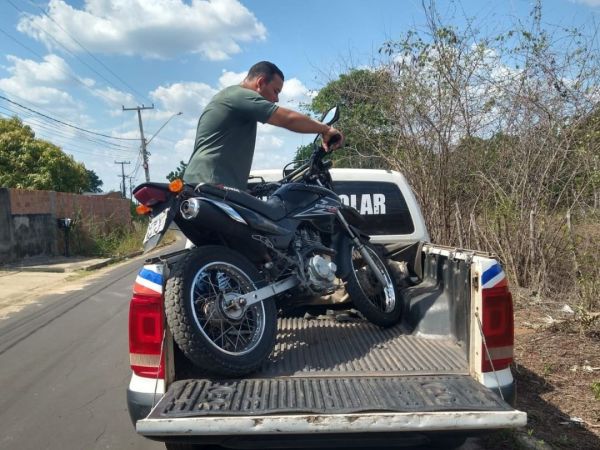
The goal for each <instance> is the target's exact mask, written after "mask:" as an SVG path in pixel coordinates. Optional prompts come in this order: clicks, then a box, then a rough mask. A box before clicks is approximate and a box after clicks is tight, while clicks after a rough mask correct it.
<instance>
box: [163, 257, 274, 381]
mask: <svg viewBox="0 0 600 450" xmlns="http://www.w3.org/2000/svg"><path fill="white" fill-rule="evenodd" d="M261 279H262V277H261V276H260V273H259V272H258V270H257V269H256V268H255V267H254V266H253V265H252V263H250V262H249V261H248V260H247V259H246V258H244V257H243V256H242V255H240V254H239V253H237V252H235V251H233V250H231V249H229V248H226V247H221V246H203V247H197V248H194V249H192V250H190V252H189V253H188V254H187V255H186V256H185V257H184V258H183V259H182V260H180V261H178V262H177V263H176V264H175V265H174V266H173V269H172V271H171V275H170V277H169V279H168V280H167V284H166V288H165V314H166V318H167V323H168V325H169V328H170V330H171V332H172V333H173V338H174V339H175V342H176V343H177V345H178V346H179V348H180V349H181V351H182V352H183V353H184V355H185V356H186V357H187V358H188V359H190V360H191V361H192V362H193V363H194V364H195V365H196V366H198V367H200V368H202V369H204V370H206V371H208V372H211V373H214V374H218V375H225V376H232V377H237V376H242V375H246V374H249V373H251V372H254V371H255V370H257V369H258V368H259V367H260V365H261V364H262V363H263V362H264V360H265V359H266V358H267V357H268V356H269V354H270V353H271V351H272V349H273V347H274V345H275V338H276V332H277V310H276V308H275V302H274V301H273V300H271V299H267V300H265V301H263V302H259V303H256V304H254V305H251V306H250V307H239V306H238V307H232V306H231V305H229V304H228V300H231V299H232V298H235V296H236V295H238V294H244V293H247V292H251V291H253V290H255V289H258V288H259V287H262V284H263V283H262V282H261Z"/></svg>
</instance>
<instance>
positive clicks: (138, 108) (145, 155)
mask: <svg viewBox="0 0 600 450" xmlns="http://www.w3.org/2000/svg"><path fill="white" fill-rule="evenodd" d="M122 108H123V111H137V113H138V121H139V123H140V136H141V139H142V161H143V164H142V166H143V167H144V172H145V173H146V182H147V183H149V182H150V169H149V168H148V152H146V138H145V137H144V126H143V125H142V110H144V109H154V104H153V105H152V106H144V105H142V106H136V107H135V108H125V106H122ZM123 186H125V185H123ZM123 192H125V188H123Z"/></svg>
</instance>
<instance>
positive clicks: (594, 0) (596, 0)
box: [574, 0, 600, 8]
mask: <svg viewBox="0 0 600 450" xmlns="http://www.w3.org/2000/svg"><path fill="white" fill-rule="evenodd" d="M574 1H575V3H583V4H584V5H588V6H591V7H593V8H596V7H598V6H600V0H574Z"/></svg>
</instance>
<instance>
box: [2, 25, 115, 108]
mask: <svg viewBox="0 0 600 450" xmlns="http://www.w3.org/2000/svg"><path fill="white" fill-rule="evenodd" d="M0 33H2V34H4V35H5V36H6V37H8V38H9V39H10V40H12V41H14V42H15V43H17V44H18V45H20V46H21V47H23V48H24V49H25V50H27V51H28V52H30V53H32V54H34V55H35V56H37V57H38V58H40V60H44V57H43V56H42V55H40V54H39V53H38V52H36V51H35V50H33V49H32V48H30V47H28V46H27V45H25V44H23V43H22V42H21V41H19V40H18V39H17V38H15V37H14V36H12V35H11V34H10V33H8V32H6V31H5V30H4V29H2V28H0ZM46 63H47V64H50V65H51V66H53V67H56V68H57V69H58V70H60V71H61V72H62V73H64V74H65V75H67V76H68V77H69V78H71V79H73V80H74V81H76V82H77V83H79V84H81V85H82V86H83V87H84V88H85V89H86V90H88V91H89V92H91V94H92V95H97V96H100V97H103V98H104V99H106V100H107V101H108V102H109V103H111V104H114V103H115V101H114V99H112V98H110V97H108V96H107V95H105V94H103V93H102V92H101V91H99V90H96V91H94V90H92V89H91V88H90V87H89V86H88V85H87V84H85V83H84V82H83V81H81V80H80V79H79V78H77V77H76V76H74V75H73V74H72V73H70V72H67V71H66V70H65V69H64V68H63V67H60V66H57V65H56V64H54V63H52V62H51V61H46Z"/></svg>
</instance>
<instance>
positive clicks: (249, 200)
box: [196, 183, 286, 220]
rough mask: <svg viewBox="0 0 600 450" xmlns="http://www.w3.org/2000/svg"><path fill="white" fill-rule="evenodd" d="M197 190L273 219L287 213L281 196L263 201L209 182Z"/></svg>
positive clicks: (281, 217) (199, 186) (282, 216)
mask: <svg viewBox="0 0 600 450" xmlns="http://www.w3.org/2000/svg"><path fill="white" fill-rule="evenodd" d="M196 191H198V192H201V193H205V194H208V195H212V196H214V197H218V198H222V199H223V200H225V201H227V202H231V203H235V204H236V205H240V206H243V207H245V208H248V209H251V210H252V211H255V212H257V213H259V214H262V215H263V216H265V217H267V218H269V219H271V220H280V219H283V218H284V217H285V215H286V210H285V207H284V205H283V202H282V201H281V199H280V198H279V197H269V199H268V200H267V201H263V200H261V199H259V198H256V197H253V196H252V195H250V194H248V193H246V192H242V191H240V190H238V189H233V188H230V187H227V186H223V185H220V184H219V185H217V184H209V183H203V184H199V185H198V186H197V187H196Z"/></svg>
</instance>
